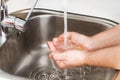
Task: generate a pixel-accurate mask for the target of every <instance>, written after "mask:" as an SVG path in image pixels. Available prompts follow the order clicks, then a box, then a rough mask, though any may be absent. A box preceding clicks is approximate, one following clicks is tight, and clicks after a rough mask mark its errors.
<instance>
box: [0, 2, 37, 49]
mask: <svg viewBox="0 0 120 80" xmlns="http://www.w3.org/2000/svg"><path fill="white" fill-rule="evenodd" d="M37 2H38V0H35V3H33V5H32V7H31V9H30V11H29V13H28V14H27V16H26V18H25V20H23V19H21V18H18V17H16V16H12V15H8V10H7V6H6V4H5V2H4V0H1V4H0V5H1V7H0V8H1V11H0V13H1V17H0V18H1V19H0V47H1V46H2V45H3V44H4V43H5V42H6V40H7V37H8V36H10V34H12V33H13V32H14V30H16V31H18V33H21V32H25V29H26V28H25V26H24V25H25V24H26V22H27V21H28V19H29V18H30V15H31V14H32V11H33V9H34V8H35V6H36V4H37Z"/></svg>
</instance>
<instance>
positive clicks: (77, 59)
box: [48, 25, 120, 69]
mask: <svg viewBox="0 0 120 80" xmlns="http://www.w3.org/2000/svg"><path fill="white" fill-rule="evenodd" d="M119 29H120V25H117V26H116V27H114V28H112V29H109V30H107V31H104V32H101V33H99V34H96V35H94V36H92V37H88V36H85V35H83V34H79V33H76V32H68V33H67V40H68V41H67V42H68V43H67V44H68V47H67V48H64V47H63V45H64V34H62V35H60V36H59V37H57V38H54V39H53V41H48V46H49V49H50V51H51V54H50V58H52V59H54V60H55V62H56V63H57V65H58V66H59V67H60V68H70V67H76V66H82V65H92V66H101V67H110V68H114V69H120V64H119V61H120V57H119V56H120V37H118V36H119V35H120V31H119Z"/></svg>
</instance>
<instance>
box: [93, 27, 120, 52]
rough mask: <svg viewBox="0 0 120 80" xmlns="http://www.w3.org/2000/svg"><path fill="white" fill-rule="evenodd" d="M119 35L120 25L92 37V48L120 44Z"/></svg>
mask: <svg viewBox="0 0 120 80" xmlns="http://www.w3.org/2000/svg"><path fill="white" fill-rule="evenodd" d="M119 36H120V25H118V26H116V27H114V28H112V29H110V30H107V31H104V32H101V33H99V34H96V35H94V36H92V37H91V40H92V42H93V43H92V48H91V50H96V49H101V48H105V47H110V46H113V45H118V44H120V37H119Z"/></svg>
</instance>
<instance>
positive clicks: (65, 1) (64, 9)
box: [63, 0, 67, 48]
mask: <svg viewBox="0 0 120 80" xmlns="http://www.w3.org/2000/svg"><path fill="white" fill-rule="evenodd" d="M63 11H64V47H65V48H67V0H63Z"/></svg>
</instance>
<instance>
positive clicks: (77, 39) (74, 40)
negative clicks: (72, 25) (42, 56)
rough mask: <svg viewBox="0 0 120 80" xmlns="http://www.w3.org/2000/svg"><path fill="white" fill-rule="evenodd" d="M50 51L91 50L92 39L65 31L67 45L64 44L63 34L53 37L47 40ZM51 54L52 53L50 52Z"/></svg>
mask: <svg viewBox="0 0 120 80" xmlns="http://www.w3.org/2000/svg"><path fill="white" fill-rule="evenodd" d="M47 44H48V46H49V49H50V51H51V53H56V52H64V51H67V50H83V49H85V50H92V40H91V38H90V37H87V36H85V35H82V34H79V33H76V32H68V33H67V45H66V47H65V45H64V34H62V35H60V36H59V37H58V38H54V39H53V41H48V42H47ZM50 56H52V54H50Z"/></svg>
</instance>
